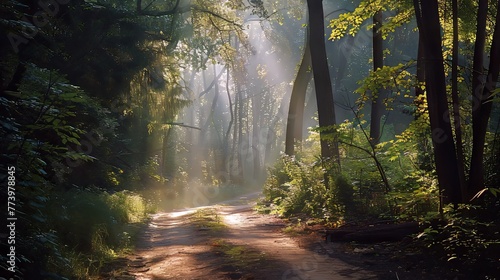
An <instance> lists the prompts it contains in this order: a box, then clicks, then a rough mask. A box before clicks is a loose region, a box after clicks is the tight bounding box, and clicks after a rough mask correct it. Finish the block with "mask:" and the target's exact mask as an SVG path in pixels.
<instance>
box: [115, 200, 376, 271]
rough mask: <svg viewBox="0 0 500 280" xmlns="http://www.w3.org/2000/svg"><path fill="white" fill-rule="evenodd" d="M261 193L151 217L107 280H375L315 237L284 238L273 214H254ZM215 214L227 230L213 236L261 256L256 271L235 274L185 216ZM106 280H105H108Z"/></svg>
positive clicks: (207, 233)
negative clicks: (132, 249)
mask: <svg viewBox="0 0 500 280" xmlns="http://www.w3.org/2000/svg"><path fill="white" fill-rule="evenodd" d="M259 195H260V193H252V194H249V195H246V196H240V197H239V198H238V199H234V200H230V201H225V202H223V203H220V204H218V205H214V206H206V207H198V208H190V209H184V210H180V211H173V212H168V213H158V214H155V215H153V217H152V220H151V222H150V224H149V226H148V227H147V229H146V231H145V233H144V234H143V235H142V236H141V238H140V240H139V241H138V245H137V248H136V250H135V252H134V254H132V255H130V256H129V257H128V258H127V260H126V262H127V265H126V266H127V269H126V271H125V272H123V271H122V273H120V274H118V275H117V274H115V275H114V276H113V277H110V278H111V279H121V280H124V279H127V280H128V279H137V280H163V279H175V280H182V279H186V280H195V279H200V280H201V279H203V280H210V279H214V280H224V279H247V280H251V279H269V280H278V279H283V280H292V279H293V280H298V279H303V280H305V279H319V280H322V279H332V280H343V279H351V280H352V279H364V280H365V279H379V278H377V277H376V274H375V273H374V272H373V271H369V270H366V269H364V268H362V265H360V266H356V265H353V264H350V263H347V262H345V261H342V260H340V259H338V258H332V257H331V256H332V254H334V250H336V247H335V245H333V243H329V244H326V243H323V242H321V240H320V239H319V238H318V236H314V237H311V238H313V240H312V241H311V242H309V241H308V240H307V237H305V238H299V239H297V238H292V237H290V236H289V235H287V234H284V233H283V230H282V229H283V228H284V227H285V226H286V224H285V223H284V222H283V221H282V220H281V219H278V218H276V217H273V216H272V215H264V214H258V213H257V212H255V211H254V210H253V206H255V201H256V198H257V197H258V196H259ZM209 207H210V208H212V209H215V210H216V211H217V213H218V215H220V217H221V218H222V220H223V222H224V223H225V224H226V225H227V229H224V230H223V232H221V233H220V234H219V236H217V238H219V239H223V240H224V242H227V243H228V244H232V246H233V245H234V246H242V247H244V248H249V250H252V252H260V254H262V256H265V261H264V262H263V263H260V265H259V267H253V268H251V270H249V269H250V268H249V269H243V270H241V269H238V268H235V267H233V266H231V265H228V264H227V263H226V261H227V259H226V260H225V259H224V258H222V257H221V255H220V252H218V251H217V250H214V244H213V235H211V233H210V231H209V230H207V229H203V228H198V227H196V226H194V225H193V224H192V223H191V222H190V220H189V216H190V215H192V214H193V213H195V212H196V211H197V210H199V209H203V208H209ZM110 278H108V279H110Z"/></svg>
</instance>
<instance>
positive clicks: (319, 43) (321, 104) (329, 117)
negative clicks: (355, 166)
mask: <svg viewBox="0 0 500 280" xmlns="http://www.w3.org/2000/svg"><path fill="white" fill-rule="evenodd" d="M322 2H323V1H322V0H307V6H308V9H309V30H310V39H309V46H310V50H311V64H312V69H313V77H314V85H315V88H316V102H317V104H318V118H319V126H320V129H321V130H320V141H321V157H322V158H323V159H324V160H326V159H332V160H333V163H334V164H336V165H337V168H338V169H340V162H339V160H340V158H339V150H338V143H337V141H336V140H335V128H334V125H335V124H336V121H335V108H334V102H333V90H332V83H331V80H330V72H329V68H328V60H327V56H326V48H325V28H324V14H323V3H322ZM332 139H333V141H332ZM325 179H326V177H325ZM325 183H326V184H327V185H328V182H325Z"/></svg>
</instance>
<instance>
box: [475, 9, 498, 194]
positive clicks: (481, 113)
mask: <svg viewBox="0 0 500 280" xmlns="http://www.w3.org/2000/svg"><path fill="white" fill-rule="evenodd" d="M498 4H499V5H497V14H496V21H495V22H496V23H495V31H494V33H493V42H492V45H491V49H490V63H489V70H488V75H487V76H486V79H485V77H484V69H483V63H484V62H483V54H484V46H485V38H486V19H487V12H488V1H487V0H480V1H479V8H478V13H477V33H476V43H475V46H474V63H473V76H472V77H473V80H472V100H473V104H472V105H473V106H472V110H473V111H472V137H473V143H472V157H471V164H470V167H471V168H470V173H469V186H468V187H469V190H468V191H469V196H474V195H475V194H476V193H478V192H479V191H480V190H481V189H483V188H484V143H485V140H486V131H487V128H488V120H489V118H490V114H491V108H492V102H491V100H489V99H490V98H491V93H492V92H493V90H494V89H495V87H496V84H497V81H498V74H499V70H500V1H498Z"/></svg>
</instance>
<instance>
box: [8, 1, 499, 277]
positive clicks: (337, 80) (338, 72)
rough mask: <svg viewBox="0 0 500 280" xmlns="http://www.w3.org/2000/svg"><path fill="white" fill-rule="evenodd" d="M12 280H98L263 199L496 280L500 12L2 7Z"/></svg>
mask: <svg viewBox="0 0 500 280" xmlns="http://www.w3.org/2000/svg"><path fill="white" fill-rule="evenodd" d="M0 13H1V15H2V16H1V19H0V30H1V36H2V40H1V41H0V63H1V69H0V81H1V84H0V86H1V93H0V103H1V107H2V109H1V111H0V116H1V118H0V134H1V141H2V143H1V148H0V149H1V150H0V157H1V160H0V165H1V173H0V181H1V182H2V187H1V195H0V198H1V205H3V206H2V211H1V213H2V220H3V221H4V223H5V224H6V225H5V226H3V230H2V233H1V235H0V237H1V239H2V241H1V245H0V248H1V250H0V251H1V255H0V267H1V271H2V273H1V275H5V276H6V277H7V278H8V277H12V278H10V279H88V278H92V277H94V276H95V275H97V274H99V271H100V269H101V268H102V267H103V266H104V265H105V263H106V262H108V261H110V260H112V259H113V258H116V257H117V256H120V255H123V254H126V253H127V252H130V250H132V249H133V246H134V242H135V239H136V238H137V236H138V235H140V233H141V228H142V225H144V223H145V222H146V221H147V219H148V215H149V214H151V213H154V212H156V211H168V210H171V209H174V208H178V207H195V206H201V205H207V204H210V203H214V202H217V201H221V200H224V199H227V198H230V197H232V196H233V195H235V194H239V193H245V192H247V191H249V190H262V191H263V195H264V198H263V200H262V201H261V203H260V206H259V207H260V208H261V210H263V211H264V212H270V213H273V214H278V215H280V216H282V217H290V216H294V215H301V217H302V216H303V215H305V217H307V219H312V220H315V221H316V222H318V223H322V224H324V225H328V226H330V227H332V228H335V227H339V226H341V225H344V224H346V223H350V222H353V221H356V222H361V221H374V220H378V219H383V220H391V221H393V222H394V223H403V222H409V221H417V222H418V223H419V225H420V232H419V233H417V234H415V235H414V236H413V242H414V244H416V245H415V246H419V248H421V249H422V250H423V251H425V252H427V253H428V254H429V255H432V256H433V257H434V258H435V259H436V260H440V261H442V262H443V263H445V264H446V265H447V266H449V269H450V270H453V271H457V273H460V275H465V276H464V277H470V275H473V277H477V278H464V279H495V278H494V277H498V271H500V254H499V252H500V237H499V236H500V235H499V232H500V174H499V173H498V171H499V170H500V106H499V101H500V98H499V97H498V96H499V93H500V90H499V88H500V87H499V81H498V78H499V71H500V1H495V0H478V1H471V0H439V1H438V0H413V1H409V0H404V1H401V0H400V1H397V0H390V1H381V0H353V1H347V0H338V1H332V0H325V1H321V0H307V1H305V0H304V1H302V0H276V1H260V0H249V1H246V0H225V1H220V2H217V1H208V0H161V1H155V0H152V1H141V0H71V1H70V0H40V1H22V0H20V1H16V0H3V1H2V2H1V3H0Z"/></svg>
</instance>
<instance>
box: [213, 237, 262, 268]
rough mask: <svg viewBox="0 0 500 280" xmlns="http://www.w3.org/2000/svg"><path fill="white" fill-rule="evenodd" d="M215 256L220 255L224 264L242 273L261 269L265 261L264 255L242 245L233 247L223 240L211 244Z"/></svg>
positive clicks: (215, 240)
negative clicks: (256, 268)
mask: <svg viewBox="0 0 500 280" xmlns="http://www.w3.org/2000/svg"><path fill="white" fill-rule="evenodd" d="M211 245H212V247H213V248H214V250H215V252H216V253H217V254H220V255H221V256H222V257H223V258H224V260H225V263H226V264H228V265H231V266H234V267H237V268H238V269H241V270H242V271H249V270H252V268H255V267H262V266H263V265H264V264H265V262H266V261H267V258H266V254H265V253H263V252H259V251H257V250H255V249H252V248H248V247H247V246H244V245H235V244H232V243H230V242H227V241H225V240H223V239H214V240H212V243H211Z"/></svg>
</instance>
